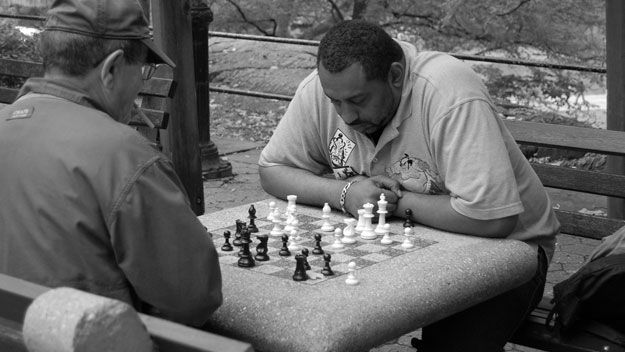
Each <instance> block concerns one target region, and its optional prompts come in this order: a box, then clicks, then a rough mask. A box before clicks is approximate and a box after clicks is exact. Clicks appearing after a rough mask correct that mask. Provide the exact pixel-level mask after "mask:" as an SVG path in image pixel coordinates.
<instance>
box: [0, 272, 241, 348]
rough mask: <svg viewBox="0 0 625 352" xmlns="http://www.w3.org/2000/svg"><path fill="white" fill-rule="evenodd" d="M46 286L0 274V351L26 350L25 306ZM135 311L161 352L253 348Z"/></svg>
mask: <svg viewBox="0 0 625 352" xmlns="http://www.w3.org/2000/svg"><path fill="white" fill-rule="evenodd" d="M49 290H50V289H49V288H47V287H44V286H40V285H37V284H34V283H31V282H28V281H24V280H21V279H18V278H15V277H11V276H8V275H3V274H0V351H3V352H25V351H28V350H27V348H26V346H25V344H24V340H23V333H22V332H23V323H24V317H25V314H26V310H27V309H28V307H29V306H31V304H32V303H33V301H35V300H36V299H37V298H38V297H40V296H41V295H42V294H44V293H46V292H48V291H49ZM85 294H86V293H85ZM137 314H138V316H139V318H140V320H141V321H142V323H143V324H144V325H145V327H146V329H147V333H148V334H149V335H150V338H151V340H152V341H153V343H154V344H155V345H156V346H157V347H158V350H159V351H161V352H253V349H252V347H251V346H250V344H248V343H244V342H241V341H237V340H233V339H230V338H227V337H224V336H220V335H216V334H213V333H210V332H206V331H201V330H197V329H194V328H190V327H187V326H184V325H181V324H177V323H174V322H171V321H168V320H164V319H159V318H156V317H153V316H148V315H145V314H140V313H137ZM92 326H98V324H92ZM61 330H62V329H61Z"/></svg>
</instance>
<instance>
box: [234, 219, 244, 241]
mask: <svg viewBox="0 0 625 352" xmlns="http://www.w3.org/2000/svg"><path fill="white" fill-rule="evenodd" d="M236 226H237V228H236V231H235V232H234V241H232V244H233V245H235V246H237V247H238V246H240V245H241V231H242V230H243V227H244V226H245V222H244V221H241V220H236Z"/></svg>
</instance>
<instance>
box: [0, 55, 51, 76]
mask: <svg viewBox="0 0 625 352" xmlns="http://www.w3.org/2000/svg"><path fill="white" fill-rule="evenodd" d="M0 75H9V76H16V77H25V78H28V77H41V76H43V65H42V64H41V63H40V62H31V61H22V60H13V59H0Z"/></svg>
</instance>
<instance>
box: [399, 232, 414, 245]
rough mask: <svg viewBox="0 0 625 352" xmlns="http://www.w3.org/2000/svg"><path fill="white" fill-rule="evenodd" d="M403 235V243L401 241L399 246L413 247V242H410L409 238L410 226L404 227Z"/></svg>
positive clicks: (410, 233) (410, 234)
mask: <svg viewBox="0 0 625 352" xmlns="http://www.w3.org/2000/svg"><path fill="white" fill-rule="evenodd" d="M404 236H405V238H404V243H402V244H401V246H402V247H403V248H406V249H410V248H412V247H414V244H412V240H411V239H410V237H411V236H412V227H404Z"/></svg>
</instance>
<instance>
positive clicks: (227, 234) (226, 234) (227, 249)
mask: <svg viewBox="0 0 625 352" xmlns="http://www.w3.org/2000/svg"><path fill="white" fill-rule="evenodd" d="M224 239H225V240H226V241H225V242H224V244H223V246H221V250H222V251H224V252H231V251H232V245H231V244H230V231H228V230H226V231H224Z"/></svg>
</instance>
